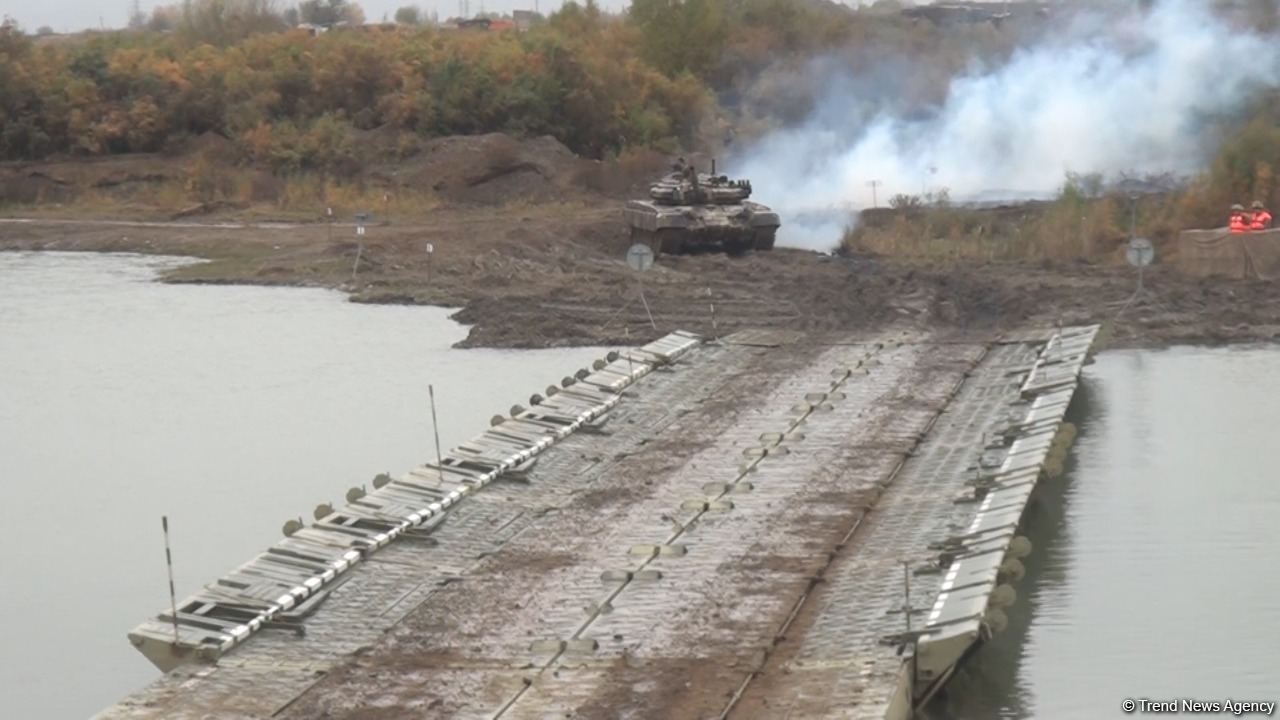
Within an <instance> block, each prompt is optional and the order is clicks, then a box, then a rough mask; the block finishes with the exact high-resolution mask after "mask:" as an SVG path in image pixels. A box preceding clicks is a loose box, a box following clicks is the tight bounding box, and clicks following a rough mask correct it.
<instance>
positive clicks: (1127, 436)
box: [930, 348, 1280, 720]
mask: <svg viewBox="0 0 1280 720" xmlns="http://www.w3.org/2000/svg"><path fill="white" fill-rule="evenodd" d="M1277 359H1280V351H1278V350H1277V349H1275V348H1248V349H1201V348H1178V349H1173V350H1166V351H1125V352H1111V353H1105V354H1103V355H1102V356H1100V357H1099V359H1098V362H1097V364H1096V365H1094V366H1092V367H1090V368H1088V370H1087V371H1086V377H1087V380H1086V382H1085V383H1084V385H1083V386H1082V388H1081V395H1080V397H1079V402H1078V403H1077V406H1076V407H1074V408H1073V411H1072V414H1073V416H1075V417H1076V418H1077V422H1078V423H1079V425H1080V428H1081V435H1080V438H1079V440H1078V442H1077V444H1076V446H1075V449H1074V451H1073V453H1072V456H1071V459H1070V461H1069V463H1068V466H1067V467H1068V471H1067V473H1066V474H1065V476H1064V479H1063V480H1061V481H1058V482H1056V483H1049V484H1048V485H1047V486H1045V487H1042V488H1041V489H1040V491H1039V492H1038V496H1037V500H1036V503H1035V505H1034V506H1033V507H1032V508H1031V511H1030V512H1031V514H1030V515H1029V517H1028V522H1027V525H1026V529H1027V534H1028V535H1029V536H1030V537H1031V538H1032V540H1033V542H1034V543H1035V546H1036V549H1035V552H1034V553H1033V554H1032V556H1031V557H1030V558H1028V561H1027V571H1028V573H1027V577H1026V578H1025V579H1024V580H1023V581H1022V583H1021V584H1020V587H1019V591H1020V595H1021V596H1022V598H1023V600H1020V601H1019V603H1018V604H1016V605H1015V606H1014V607H1013V608H1012V609H1011V611H1010V613H1009V615H1010V627H1009V629H1008V630H1007V631H1006V632H1005V633H1003V634H1002V635H1000V636H998V637H997V638H996V639H995V640H993V641H992V642H991V643H990V644H989V645H987V646H985V647H983V648H981V649H980V650H979V651H978V652H977V653H976V654H975V655H974V657H973V658H971V662H970V663H969V666H968V667H967V668H966V669H965V670H964V671H963V672H962V673H961V674H960V676H959V677H957V681H956V682H955V683H953V685H952V686H951V687H950V688H949V691H948V693H947V696H946V697H945V698H942V699H940V700H939V702H937V703H935V704H934V706H933V707H931V708H930V716H931V717H934V718H954V719H955V720H980V719H982V720H985V719H986V718H1006V719H1009V720H1014V719H1017V720H1022V719H1024V718H1064V719H1066V720H1072V719H1074V718H1081V719H1084V718H1097V717H1105V716H1111V715H1116V714H1117V712H1118V710H1119V707H1120V703H1121V701H1122V700H1124V699H1125V698H1161V699H1164V698H1171V697H1191V698H1200V699H1211V700H1225V699H1227V698H1234V699H1237V700H1241V699H1266V700H1271V699H1273V698H1272V695H1273V694H1274V691H1275V688H1274V675H1273V673H1272V672H1271V670H1270V668H1272V667H1273V666H1274V659H1275V651H1274V648H1275V647H1276V646H1277V643H1278V642H1280V625H1277V624H1276V623H1273V622H1270V621H1269V618H1270V617H1271V615H1272V613H1273V612H1274V610H1275V609H1276V601H1275V599H1274V598H1275V597H1276V593H1277V591H1278V590H1280V579H1277V578H1276V577H1275V576H1274V574H1273V573H1270V572H1269V571H1268V570H1266V568H1269V567H1270V566H1271V564H1272V560H1271V557H1270V555H1271V549H1272V548H1274V547H1275V546H1276V543H1277V541H1280V524H1277V523H1276V522H1275V521H1274V518H1275V517H1276V516H1277V515H1276V513H1277V511H1280V485H1278V484H1277V483H1276V482H1275V473H1274V469H1273V465H1274V462H1273V458H1274V457H1275V453H1274V451H1273V450H1272V445H1273V444H1274V442H1275V433H1274V430H1273V429H1274V428H1275V427H1277V426H1278V425H1280V406H1278V405H1277V404H1276V403H1274V402H1273V401H1271V399H1270V398H1273V397H1275V396H1276V393H1277V391H1280V377H1278V376H1277V375H1276V373H1275V372H1274V368H1275V367H1276V362H1277ZM1269 693H1270V694H1269Z"/></svg>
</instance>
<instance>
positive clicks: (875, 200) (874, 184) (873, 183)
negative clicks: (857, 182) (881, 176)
mask: <svg viewBox="0 0 1280 720" xmlns="http://www.w3.org/2000/svg"><path fill="white" fill-rule="evenodd" d="M867 184H868V185H870V186H871V207H873V208H878V207H880V200H879V199H878V198H877V197H876V188H878V187H880V181H879V180H872V181H871V182H869V183H867Z"/></svg>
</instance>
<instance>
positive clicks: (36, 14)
mask: <svg viewBox="0 0 1280 720" xmlns="http://www.w3.org/2000/svg"><path fill="white" fill-rule="evenodd" d="M177 1H178V0H172V1H170V0H158V1H157V0H141V2H139V5H140V6H141V7H142V11H143V12H144V13H147V14H150V13H151V8H152V7H155V6H156V5H170V4H173V3H175V2H177ZM358 1H359V4H360V6H361V7H363V8H364V14H365V17H367V18H368V19H369V20H371V21H376V20H380V19H381V18H382V15H383V13H386V15H387V17H388V18H390V17H391V16H392V15H394V14H395V11H396V8H399V7H403V6H405V5H417V6H418V7H420V8H422V9H423V11H425V12H427V13H430V12H431V11H432V10H434V11H436V12H437V13H439V15H440V17H441V19H443V18H446V17H453V16H456V15H458V14H459V13H458V9H459V0H416V1H415V0H358ZM562 1H563V0H469V2H470V3H471V12H472V13H473V14H474V13H478V12H480V8H481V6H483V7H484V10H485V11H486V12H502V13H506V12H510V11H512V10H533V9H534V6H535V5H537V8H538V9H539V10H541V11H542V12H544V13H546V12H551V11H554V10H556V9H558V8H559V7H560V5H561V3H562ZM584 1H585V0H584ZM277 2H278V3H279V4H280V5H281V6H282V7H287V6H289V5H292V4H294V3H293V2H285V1H284V0H277ZM597 4H598V5H599V6H600V7H602V8H606V9H609V10H621V9H622V8H624V7H626V6H627V5H629V4H630V2H629V0H597ZM130 5H131V0H105V2H100V1H99V0H44V1H43V2H36V3H31V2H25V3H24V2H20V1H19V0H0V15H7V16H9V17H12V18H13V19H14V20H17V21H18V24H19V25H21V26H22V27H23V29H25V30H28V31H34V30H35V29H36V28H39V27H41V26H43V25H48V26H49V27H51V28H53V29H54V31H55V32H74V31H77V30H84V29H86V28H96V27H99V25H100V24H101V25H102V26H105V27H108V28H110V27H117V28H118V27H122V26H124V24H125V23H126V22H127V21H128V17H129V8H130Z"/></svg>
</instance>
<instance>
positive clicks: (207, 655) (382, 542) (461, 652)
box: [101, 327, 1097, 719]
mask: <svg viewBox="0 0 1280 720" xmlns="http://www.w3.org/2000/svg"><path fill="white" fill-rule="evenodd" d="M1096 331H1097V328H1096V327H1080V328H1055V329H1047V330H1044V331H1042V332H1031V333H1028V334H1026V335H1025V336H1021V337H1003V338H999V339H984V340H976V341H966V340H961V341H949V342H942V341H939V340H938V339H937V338H935V337H932V336H929V335H923V334H919V333H913V332H898V331H890V332H886V333H882V334H878V335H875V336H829V335H824V336H813V335H802V334H800V333H788V332H778V331H769V332H765V331H759V332H743V333H738V334H736V335H733V336H730V337H728V338H724V339H721V340H716V341H706V340H704V339H702V338H698V337H695V336H692V335H688V334H685V333H675V334H672V335H669V336H667V337H666V338H663V339H662V340H659V341H657V342H655V343H652V344H651V345H649V346H646V347H645V348H640V349H636V350H632V351H628V352H624V353H622V354H616V353H611V354H610V355H609V356H608V357H606V358H602V359H601V360H600V361H598V362H597V363H596V364H595V365H594V366H593V368H591V369H583V370H581V371H578V372H576V373H575V374H574V375H573V376H570V377H566V378H564V379H563V380H561V381H559V382H557V383H556V384H555V385H554V386H552V387H549V388H547V390H546V391H545V392H543V393H540V394H539V395H537V396H535V397H533V398H530V399H529V402H528V407H521V406H516V407H513V408H511V411H510V412H508V413H505V414H504V415H503V416H502V417H495V419H494V425H493V427H491V428H490V429H489V430H488V431H486V432H485V433H484V434H483V435H481V436H479V437H477V438H476V439H475V440H474V441H472V442H471V443H467V444H465V445H463V446H461V447H459V448H455V449H454V450H452V451H450V452H449V453H448V455H447V456H445V457H444V459H443V461H441V462H438V463H429V464H426V465H423V466H421V467H419V468H416V469H414V470H413V471H411V472H410V473H408V474H406V475H405V476H403V477H401V478H395V479H392V478H387V477H385V476H384V477H380V478H378V479H377V480H376V481H375V482H373V483H372V487H365V488H353V489H352V490H351V491H350V492H349V493H348V494H347V504H346V505H345V506H343V507H337V508H335V507H330V506H321V507H320V508H317V510H316V513H315V517H316V520H315V522H314V523H310V524H305V525H304V524H300V523H295V524H291V525H290V526H289V527H287V528H286V532H287V533H288V537H286V538H285V539H284V540H282V541H281V542H280V543H279V544H278V545H276V546H274V547H273V548H271V549H268V550H267V551H266V552H264V553H263V555H261V556H259V557H258V558H255V559H253V560H251V561H250V562H249V563H246V564H245V565H244V566H242V567H240V568H238V569H237V570H236V571H234V572H232V573H229V574H228V575H227V576H225V577H223V578H220V579H218V580H216V581H215V582H213V583H210V585H208V586H206V588H205V589H204V590H202V591H201V592H200V593H197V594H196V595H195V596H193V597H191V598H188V599H186V600H184V601H182V602H181V603H179V605H178V613H177V616H176V618H175V616H174V615H173V614H172V613H171V612H169V611H165V612H162V613H160V614H159V615H157V616H156V617H155V618H154V619H152V620H149V621H147V622H144V623H143V624H142V625H140V626H139V627H138V628H137V629H135V630H134V631H133V632H132V633H130V639H131V641H132V642H133V643H134V644H135V645H136V646H137V647H138V648H139V650H141V651H142V652H143V653H144V654H146V655H147V656H148V657H149V658H150V659H152V661H153V662H155V663H156V664H157V665H158V666H159V667H161V668H162V669H166V670H169V672H168V673H167V674H166V675H165V676H164V677H162V678H161V679H159V680H157V681H155V682H154V683H152V684H151V685H150V686H148V687H146V688H144V689H142V690H140V691H138V692H136V693H134V694H132V695H130V696H129V697H127V698H125V699H124V700H122V701H121V702H120V703H119V704H117V705H116V706H114V707H112V708H109V709H107V710H105V711H104V712H103V713H102V715H101V717H105V718H188V717H189V718H204V717H219V718H225V717H252V718H267V717H281V718H314V717H333V718H341V717H351V718H355V717H359V718H381V717H386V718H392V717H405V716H413V717H440V718H513V719H514V718H549V717H569V718H659V717H660V718H706V717H743V718H787V717H792V718H800V717H803V718H820V717H841V718H886V717H888V718H901V717H906V716H908V715H909V713H910V711H911V708H912V707H913V705H918V704H919V703H922V702H924V701H925V700H927V698H928V697H929V695H930V694H931V693H932V692H935V691H936V690H937V689H938V688H939V687H940V686H941V685H942V684H943V683H944V682H945V681H946V679H947V677H948V676H949V675H950V673H951V672H952V670H953V669H954V667H955V665H956V663H957V662H959V661H960V659H961V657H962V656H963V655H964V653H965V652H966V651H967V650H968V649H969V648H971V647H972V646H973V645H974V644H975V643H979V642H982V641H983V640H985V639H987V638H989V637H990V636H991V634H993V633H996V632H999V631H1000V630H1001V629H1002V628H1003V626H1004V623H1005V620H1004V616H1003V613H1002V611H1001V608H1003V607H1005V606H1007V605H1008V604H1009V603H1011V602H1014V601H1015V599H1016V590H1015V589H1014V586H1015V585H1016V581H1017V580H1018V579H1019V578H1020V577H1021V574H1022V568H1021V564H1020V563H1019V561H1018V558H1020V557H1022V556H1023V555H1025V554H1026V553H1027V552H1029V551H1030V548H1029V547H1028V543H1027V542H1026V541H1025V539H1024V538H1021V537H1019V535H1018V525H1019V522H1020V518H1021V516H1022V512H1023V508H1024V506H1025V505H1026V502H1027V500H1028V497H1029V496H1030V494H1031V492H1032V490H1033V489H1034V487H1035V485H1036V482H1037V479H1038V478H1039V477H1040V476H1041V473H1042V472H1044V468H1045V466H1046V463H1047V464H1049V465H1052V464H1054V463H1055V461H1056V459H1057V456H1060V453H1061V452H1062V451H1063V448H1064V446H1065V444H1066V443H1065V442H1064V441H1065V440H1067V438H1066V437H1064V436H1067V435H1069V434H1070V426H1068V425H1064V424H1063V415H1064V413H1065V411H1066V407H1067V405H1068V404H1069V402H1070V400H1071V397H1072V394H1073V392H1074V390H1075V387H1076V383H1077V380H1078V377H1079V372H1080V368H1081V366H1082V365H1083V364H1084V363H1085V361H1086V359H1087V354H1088V351H1089V348H1090V346H1091V344H1092V342H1093V339H1094V336H1095V334H1096ZM522 402H523V400H522ZM175 619H176V620H177V622H176V623H175Z"/></svg>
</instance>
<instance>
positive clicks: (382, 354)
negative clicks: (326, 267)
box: [0, 253, 601, 718]
mask: <svg viewBox="0 0 1280 720" xmlns="http://www.w3.org/2000/svg"><path fill="white" fill-rule="evenodd" d="M180 262H184V261H182V260H177V259H172V258H156V257H141V256H122V255H115V256H108V255H91V254H64V253H39V254H36V253H0V483H2V484H3V485H2V487H3V492H4V508H5V511H4V514H5V520H4V525H3V526H4V530H5V537H6V538H7V542H6V548H5V551H4V554H3V558H4V559H3V564H2V565H0V567H2V569H3V580H2V581H0V638H3V642H0V696H3V697H4V699H5V709H4V713H3V714H4V716H6V717H13V718H83V717H87V716H89V715H91V714H93V713H94V712H95V711H97V710H99V709H102V708H103V707H105V706H107V705H109V704H110V703H112V702H114V701H116V700H118V699H119V698H121V697H122V696H124V695H125V694H126V693H128V692H129V691H130V690H132V689H134V688H136V687H138V686H141V685H143V684H145V683H146V682H148V681H149V680H150V679H151V678H153V677H155V675H156V671H155V670H154V669H153V668H152V666H151V665H150V664H149V663H148V662H147V661H146V660H144V659H143V657H142V656H141V655H140V654H139V653H137V652H136V651H135V650H134V649H133V648H132V647H131V646H130V645H129V643H128V640H127V639H126V638H125V634H126V633H127V632H128V631H129V630H130V629H132V628H133V626H134V625H136V624H137V623H138V622H139V621H141V620H143V619H144V618H146V617H147V616H148V615H151V614H153V613H155V612H156V611H159V610H161V609H162V608H163V607H165V606H167V605H168V602H169V599H168V585H167V580H166V576H165V564H164V547H163V538H162V535H161V530H160V517H161V515H164V514H167V515H168V516H169V519H170V524H171V531H172V539H173V554H174V561H175V566H176V567H175V573H176V581H177V589H178V597H179V599H181V598H182V597H183V596H184V595H186V594H188V593H190V592H192V591H194V590H195V589H196V588H197V587H199V586H200V585H201V584H202V583H204V582H207V581H209V580H212V579H213V578H214V577H216V576H217V575H219V574H220V573H222V572H223V571H225V570H229V569H231V568H232V567H234V566H236V565H238V564H239V563H241V562H243V561H245V560H248V559H249V558H250V557H251V556H253V555H254V554H256V553H257V552H259V551H261V550H262V549H263V548H264V547H266V546H267V545H269V544H270V543H272V542H274V541H275V539H276V538H278V537H279V530H278V528H279V527H280V525H281V524H282V523H283V522H284V521H285V520H286V519H288V518H291V517H298V516H300V515H301V516H305V517H308V518H309V517H310V512H311V509H312V508H313V507H314V506H315V505H316V504H317V503H320V502H323V501H340V500H341V499H342V496H343V493H344V492H345V491H346V489H347V488H348V487H350V486H352V485H356V484H361V483H367V482H368V481H369V480H370V479H371V478H372V477H373V476H374V475H375V474H377V473H378V472H382V471H392V472H400V471H403V470H406V469H408V468H409V467H410V466H412V465H413V464H415V463H417V462H421V461H424V460H427V459H429V458H430V457H431V456H432V455H434V450H433V449H432V447H433V441H432V435H431V424H430V417H431V416H430V410H429V405H428V395H427V386H428V384H434V386H435V391H436V398H437V404H438V410H439V415H440V422H441V427H440V439H441V442H442V443H443V444H444V445H445V446H446V448H447V447H450V446H452V445H453V444H456V443H458V442H461V441H463V440H466V439H467V438H469V437H471V436H472V435H475V434H477V433H479V432H480V431H481V430H483V429H484V428H485V427H487V425H488V418H489V417H490V416H491V415H492V414H494V413H495V412H502V411H503V410H504V409H505V408H508V407H510V405H511V404H512V403H513V402H516V401H519V400H522V399H525V398H528V396H529V394H530V393H532V392H534V391H540V390H541V389H542V388H545V387H546V386H547V385H548V384H549V383H551V382H554V381H556V380H558V379H559V378H561V377H563V376H564V375H565V374H567V372H568V371H569V370H572V369H574V368H578V367H582V366H583V365H585V364H588V363H589V362H590V361H591V360H592V359H594V358H596V357H599V355H600V354H601V351H599V350H592V349H583V348H578V349H572V350H543V351H494V350H454V349H451V348H450V345H451V344H453V343H454V342H457V341H458V340H460V339H462V338H463V337H464V336H465V334H466V329H465V328H463V327H462V326H459V325H458V324H456V323H454V322H452V321H450V320H448V314H449V313H448V311H446V310H442V309H437V308H411V307H394V306H368V305H355V304H351V303H348V302H346V301H345V299H344V297H343V296H342V295H341V294H339V293H335V292H328V291H323V290H309V289H291V288H258V287H227V286H171V285H163V284H159V283H156V282H153V281H152V280H153V278H154V276H155V274H156V272H157V271H159V270H161V269H163V268H165V267H170V266H172V265H173V264H175V263H180Z"/></svg>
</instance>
